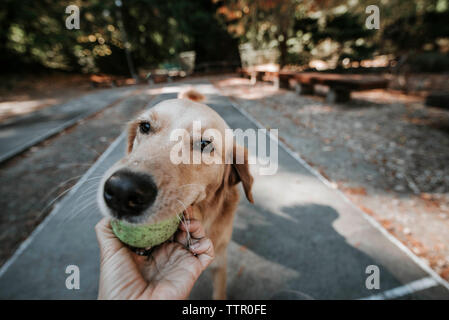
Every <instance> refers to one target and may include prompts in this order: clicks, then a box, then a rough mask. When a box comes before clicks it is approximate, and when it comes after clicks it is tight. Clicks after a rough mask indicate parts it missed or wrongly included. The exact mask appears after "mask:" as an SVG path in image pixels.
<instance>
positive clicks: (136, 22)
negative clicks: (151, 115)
mask: <svg viewBox="0 0 449 320" xmlns="http://www.w3.org/2000/svg"><path fill="white" fill-rule="evenodd" d="M70 4H75V5H77V6H78V7H79V8H80V15H81V16H80V22H81V23H80V24H81V25H80V27H81V28H80V29H79V30H68V29H66V27H65V19H66V18H67V17H68V14H66V13H65V8H66V7H67V6H68V5H70ZM372 4H376V5H378V6H379V8H380V22H381V28H380V30H367V29H366V27H365V19H366V17H367V16H368V14H367V13H366V12H365V9H366V7H367V6H368V5H372ZM447 21H449V0H416V1H409V0H388V1H374V2H373V1H372V0H315V1H313V0H122V5H121V6H120V7H119V6H117V5H116V3H115V1H114V0H71V1H69V0H62V1H57V0H39V1H36V0H2V5H1V7H0V30H1V31H2V32H1V33H0V60H1V62H2V66H3V68H2V69H3V72H16V73H17V72H20V71H23V72H36V71H39V70H48V69H58V70H67V71H73V72H105V73H116V74H128V73H129V71H128V66H127V63H126V55H125V49H126V48H127V49H128V50H129V52H130V55H131V57H132V60H133V62H134V64H135V66H136V67H137V68H144V69H145V68H147V69H148V68H155V67H158V66H161V65H163V64H164V63H165V64H166V65H167V64H170V65H171V66H176V65H179V61H178V57H179V54H180V53H181V52H183V51H191V50H192V51H195V53H196V64H197V65H199V64H201V63H210V62H214V61H216V62H218V61H228V62H230V61H232V62H234V61H236V62H239V61H240V58H239V53H238V45H239V43H240V44H243V43H250V44H251V46H252V47H253V48H254V49H273V48H274V49H276V50H277V51H278V52H279V61H278V62H279V63H280V64H281V65H286V64H300V65H302V64H307V63H308V62H309V61H310V60H311V59H323V60H327V61H333V62H334V64H335V65H336V66H339V65H341V64H342V63H344V62H345V61H346V62H347V61H361V60H363V59H368V58H371V57H373V56H374V55H379V54H391V55H393V56H394V57H396V58H397V59H398V61H408V63H409V64H416V65H415V66H416V68H417V69H419V70H422V71H425V70H431V71H432V70H440V71H441V70H448V65H449V62H448V60H447V59H448V58H447V53H448V52H449V25H448V23H447ZM124 36H126V38H125V37H124ZM124 39H127V41H124ZM404 57H405V58H404ZM441 68H442V69H441Z"/></svg>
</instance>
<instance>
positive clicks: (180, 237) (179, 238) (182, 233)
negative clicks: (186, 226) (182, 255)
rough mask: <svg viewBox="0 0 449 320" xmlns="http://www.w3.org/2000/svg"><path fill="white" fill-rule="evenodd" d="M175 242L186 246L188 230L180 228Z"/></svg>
mask: <svg viewBox="0 0 449 320" xmlns="http://www.w3.org/2000/svg"><path fill="white" fill-rule="evenodd" d="M175 242H178V243H180V244H182V245H183V246H184V247H186V246H187V242H188V241H187V232H185V231H182V230H178V232H176V234H175Z"/></svg>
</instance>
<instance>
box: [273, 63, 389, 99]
mask: <svg viewBox="0 0 449 320" xmlns="http://www.w3.org/2000/svg"><path fill="white" fill-rule="evenodd" d="M316 84H320V85H324V86H328V87H329V91H328V93H327V96H326V101H328V102H330V103H334V102H345V101H348V100H349V99H350V98H351V91H361V90H371V89H383V88H386V87H387V86H388V80H387V79H385V78H383V77H381V76H373V75H361V74H334V73H319V72H293V71H281V72H279V86H280V87H281V88H292V87H293V88H294V89H295V90H296V92H298V94H313V93H314V86H315V85H316Z"/></svg>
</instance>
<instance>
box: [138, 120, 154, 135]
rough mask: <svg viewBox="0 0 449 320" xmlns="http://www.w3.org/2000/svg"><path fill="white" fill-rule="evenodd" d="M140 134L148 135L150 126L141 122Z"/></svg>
mask: <svg viewBox="0 0 449 320" xmlns="http://www.w3.org/2000/svg"><path fill="white" fill-rule="evenodd" d="M139 129H140V132H141V133H143V134H148V132H150V129H151V125H150V123H149V122H141V123H140V125H139Z"/></svg>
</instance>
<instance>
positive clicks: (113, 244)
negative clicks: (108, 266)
mask: <svg viewBox="0 0 449 320" xmlns="http://www.w3.org/2000/svg"><path fill="white" fill-rule="evenodd" d="M95 233H96V234H97V241H98V245H99V247H100V255H101V257H102V258H108V257H110V256H111V255H113V254H114V253H115V252H117V251H118V250H120V249H121V248H123V247H124V245H123V243H122V242H121V241H120V240H119V239H118V238H117V237H116V236H115V234H114V232H113V231H112V227H111V220H110V219H109V218H103V219H101V220H100V221H99V222H98V223H97V225H96V226H95Z"/></svg>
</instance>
